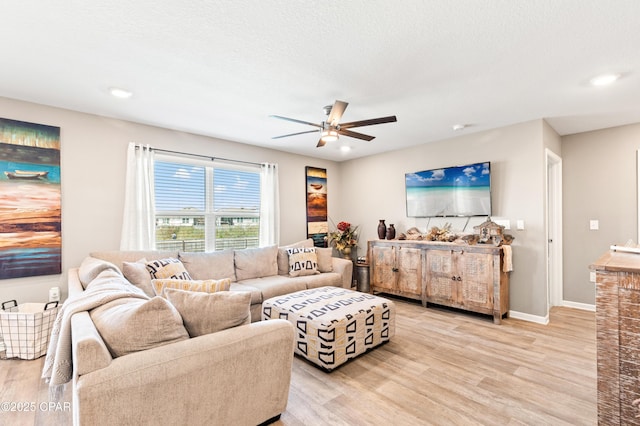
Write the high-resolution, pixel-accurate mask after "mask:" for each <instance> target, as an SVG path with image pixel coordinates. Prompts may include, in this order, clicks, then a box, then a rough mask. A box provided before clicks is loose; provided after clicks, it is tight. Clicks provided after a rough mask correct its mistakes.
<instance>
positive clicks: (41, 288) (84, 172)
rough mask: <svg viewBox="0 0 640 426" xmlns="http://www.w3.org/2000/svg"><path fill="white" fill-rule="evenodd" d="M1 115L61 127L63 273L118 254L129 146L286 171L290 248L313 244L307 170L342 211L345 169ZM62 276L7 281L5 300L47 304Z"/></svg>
mask: <svg viewBox="0 0 640 426" xmlns="http://www.w3.org/2000/svg"><path fill="white" fill-rule="evenodd" d="M0 117H3V118H9V119H13V120H22V121H29V122H35V123H41V124H48V125H51V126H59V127H60V128H61V183H62V244H63V247H62V263H63V265H62V267H63V271H66V269H67V268H70V267H74V266H77V265H79V264H80V262H81V261H82V259H83V258H84V257H85V256H86V255H87V254H88V253H89V252H90V251H94V250H108V249H118V248H119V246H120V232H121V227H122V209H123V191H124V184H125V164H126V152H127V145H128V143H129V142H137V143H144V144H150V145H151V146H153V147H155V148H165V149H171V150H177V151H182V152H188V153H194V154H203V155H210V156H219V157H224V158H230V159H237V160H244V161H253V162H272V163H278V165H279V178H280V179H279V181H280V205H281V224H282V225H281V232H280V241H281V243H283V244H287V243H291V242H295V241H298V240H301V239H304V238H306V225H305V222H306V213H305V211H306V207H305V206H306V197H305V190H306V188H305V166H315V167H322V168H326V169H327V175H328V186H329V198H328V207H329V214H330V215H333V214H334V213H333V211H334V210H336V211H337V209H338V208H339V200H340V198H341V197H340V192H341V187H340V185H338V184H337V183H338V182H340V180H341V178H340V175H341V173H340V168H339V167H338V166H339V165H338V164H337V163H335V162H332V161H326V160H319V159H315V158H310V157H303V156H299V155H293V154H288V153H285V152H281V151H275V150H270V149H264V148H259V147H255V146H250V145H246V144H240V143H234V142H228V141H223V140H218V139H213V138H208V137H203V136H196V135H192V134H188V133H182V132H177V131H171V130H167V129H162V128H158V127H151V126H145V125H141V124H135V123H131V122H126V121H120V120H113V119H109V118H104V117H99V116H95V115H89V114H82V113H78V112H73V111H68V110H63V109H58V108H51V107H47V106H43V105H36V104H31V103H27V102H20V101H15V100H10V99H6V98H0ZM64 276H65V274H64V273H63V274H62V276H45V277H32V278H21V279H11V280H2V281H0V301H5V300H10V299H17V300H18V302H19V303H25V302H37V301H46V300H48V291H49V288H50V287H53V286H60V287H62V290H63V296H64V295H66V284H65V280H64Z"/></svg>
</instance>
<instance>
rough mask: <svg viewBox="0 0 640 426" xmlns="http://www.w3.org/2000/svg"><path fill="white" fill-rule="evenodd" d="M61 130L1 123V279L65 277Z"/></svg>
mask: <svg viewBox="0 0 640 426" xmlns="http://www.w3.org/2000/svg"><path fill="white" fill-rule="evenodd" d="M60 207H61V205H60V128H59V127H53V126H47V125H42V124H35V123H27V122H23V121H15V120H9V119H4V118H0V279H7V278H20V277H28V276H36V275H53V274H59V273H61V271H62V263H61V251H62V246H61V214H60Z"/></svg>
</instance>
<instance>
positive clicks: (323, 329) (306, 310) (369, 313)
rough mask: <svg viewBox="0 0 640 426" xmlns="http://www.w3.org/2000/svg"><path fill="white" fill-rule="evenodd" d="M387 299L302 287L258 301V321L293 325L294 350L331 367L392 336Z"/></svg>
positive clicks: (391, 312) (392, 313)
mask: <svg viewBox="0 0 640 426" xmlns="http://www.w3.org/2000/svg"><path fill="white" fill-rule="evenodd" d="M395 314H396V308H395V305H394V304H393V302H392V301H390V300H387V299H384V298H382V297H378V296H374V295H372V294H368V293H360V292H357V291H353V290H348V289H345V288H340V287H320V288H316V289H312V290H302V291H297V292H295V293H290V294H287V295H284V296H280V297H272V298H271V299H267V300H265V301H264V302H262V319H263V320H268V319H271V318H274V319H275V318H283V319H286V320H289V321H290V322H291V323H292V324H293V325H294V327H295V329H296V346H295V353H296V354H298V355H300V356H303V357H305V358H306V359H308V360H309V361H311V362H313V363H315V364H317V365H319V366H320V367H323V368H325V369H326V370H329V371H331V370H333V369H334V368H336V367H338V366H340V365H342V364H344V363H345V362H347V361H348V360H349V359H351V358H355V357H356V356H358V355H360V354H361V353H363V352H365V351H367V350H369V349H371V348H374V347H376V346H378V345H379V344H381V343H383V342H386V341H388V340H389V339H391V337H393V335H394V334H395Z"/></svg>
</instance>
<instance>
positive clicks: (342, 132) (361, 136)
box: [338, 128, 376, 141]
mask: <svg viewBox="0 0 640 426" xmlns="http://www.w3.org/2000/svg"><path fill="white" fill-rule="evenodd" d="M338 134H340V135H344V136H349V137H351V138H356V139H362V140H365V141H371V140H374V139H375V138H376V137H375V136H369V135H364V134H362V133H358V132H352V131H351V130H345V129H342V128H341V129H340V130H338Z"/></svg>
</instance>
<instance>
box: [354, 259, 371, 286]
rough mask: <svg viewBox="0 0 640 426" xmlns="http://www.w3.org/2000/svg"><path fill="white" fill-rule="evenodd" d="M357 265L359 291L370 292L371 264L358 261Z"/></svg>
mask: <svg viewBox="0 0 640 426" xmlns="http://www.w3.org/2000/svg"><path fill="white" fill-rule="evenodd" d="M355 267H356V281H357V288H358V291H359V292H362V293H370V292H371V288H370V287H369V264H368V263H361V262H356V263H355Z"/></svg>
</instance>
